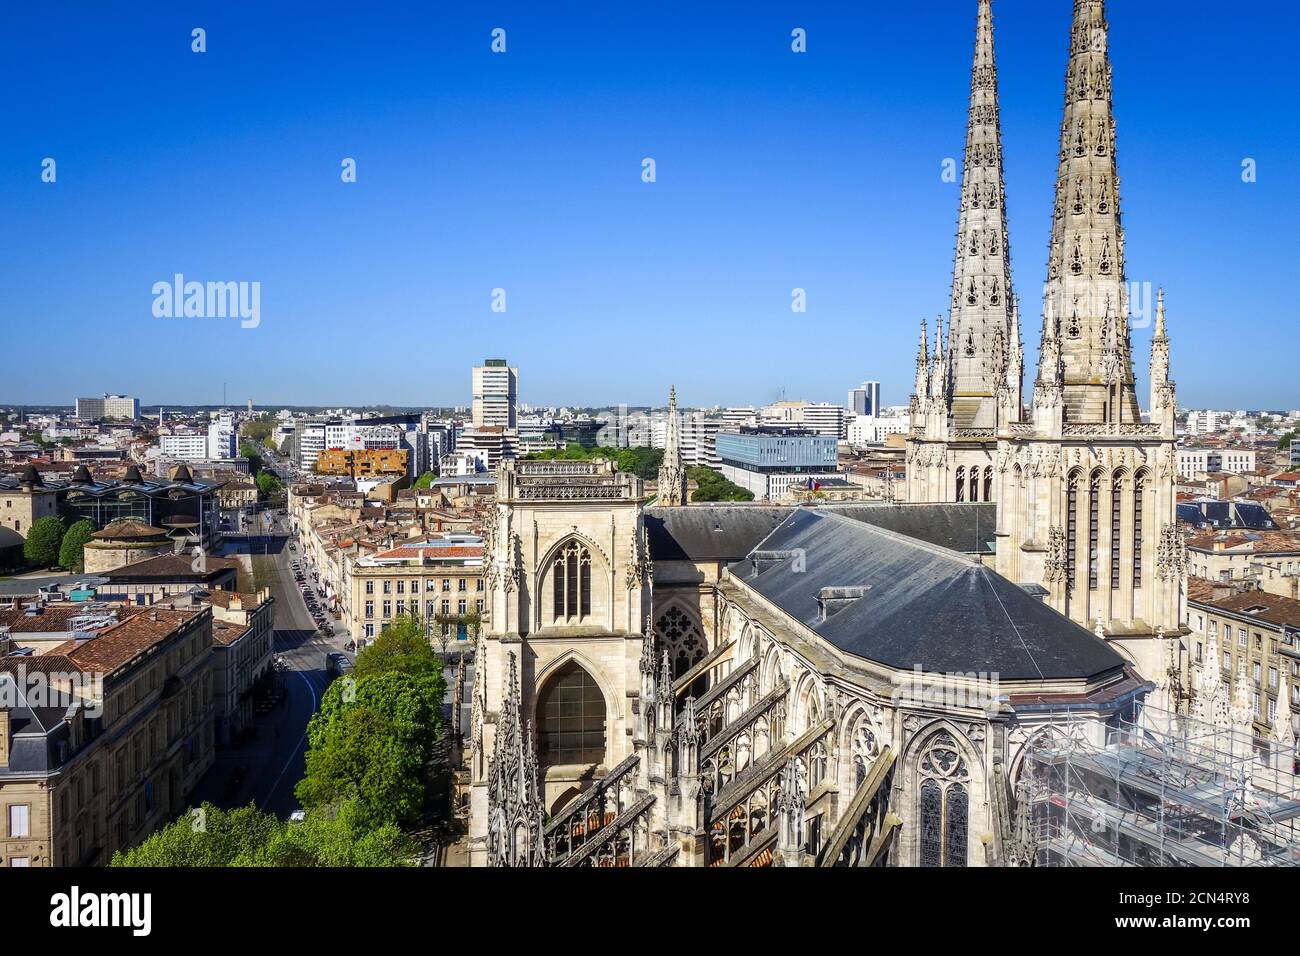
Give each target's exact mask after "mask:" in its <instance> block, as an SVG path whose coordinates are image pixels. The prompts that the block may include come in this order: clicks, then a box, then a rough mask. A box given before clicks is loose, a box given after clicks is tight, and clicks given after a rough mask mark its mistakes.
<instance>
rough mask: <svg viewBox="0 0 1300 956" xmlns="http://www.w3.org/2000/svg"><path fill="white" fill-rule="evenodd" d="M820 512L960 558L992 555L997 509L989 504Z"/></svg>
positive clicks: (838, 507)
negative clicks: (945, 550) (956, 553)
mask: <svg viewBox="0 0 1300 956" xmlns="http://www.w3.org/2000/svg"><path fill="white" fill-rule="evenodd" d="M821 507H822V510H824V511H833V512H835V513H836V514H841V515H844V516H845V517H847V518H853V519H854V520H855V521H865V522H866V523H867V524H871V525H875V526H876V527H878V528H885V529H886V530H888V531H897V532H898V533H899V534H904V535H907V536H908V537H909V538H916V539H917V540H918V541H925V542H928V543H929V544H937V545H938V546H939V547H941V548H949V549H951V550H953V551H961V552H963V553H964V554H992V553H993V550H994V549H993V532H994V531H995V530H996V529H997V524H998V506H997V505H996V504H994V503H993V502H983V501H981V502H975V503H972V502H966V503H963V504H899V505H892V504H885V503H883V502H882V503H880V504H863V503H847V504H827V505H823V506H821Z"/></svg>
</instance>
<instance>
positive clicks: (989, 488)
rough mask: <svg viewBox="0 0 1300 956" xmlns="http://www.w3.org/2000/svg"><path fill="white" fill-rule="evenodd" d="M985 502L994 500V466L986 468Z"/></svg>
mask: <svg viewBox="0 0 1300 956" xmlns="http://www.w3.org/2000/svg"><path fill="white" fill-rule="evenodd" d="M984 500H985V501H992V500H993V466H992V465H987V466H985V468H984Z"/></svg>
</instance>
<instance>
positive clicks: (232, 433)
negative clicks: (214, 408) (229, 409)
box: [207, 414, 239, 459]
mask: <svg viewBox="0 0 1300 956" xmlns="http://www.w3.org/2000/svg"><path fill="white" fill-rule="evenodd" d="M238 454H239V429H238V428H237V427H236V426H235V419H234V416H233V415H229V414H225V415H219V416H218V417H216V418H214V419H213V420H212V421H211V422H210V423H209V424H208V454H207V457H208V458H212V459H222V458H234V457H236V456H237V455H238Z"/></svg>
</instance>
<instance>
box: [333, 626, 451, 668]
mask: <svg viewBox="0 0 1300 956" xmlns="http://www.w3.org/2000/svg"><path fill="white" fill-rule="evenodd" d="M392 671H395V672H397V673H400V674H409V675H411V676H413V677H424V676H436V677H437V678H438V679H439V680H441V679H442V661H441V660H439V659H438V655H437V654H435V653H434V651H433V645H432V644H430V643H429V639H428V638H427V637H426V636H425V632H424V622H423V621H422V620H421V619H420V617H419V616H418V615H415V614H404V615H402V616H401V617H397V618H393V620H392V623H390V624H389V625H388V626H387V627H385V628H384V629H383V630H382V631H380V632H379V636H378V637H377V638H375V642H374V643H373V644H368V645H366V646H365V647H364V648H362V649H361V653H360V654H358V655H357V662H356V670H355V671H354V674H355V676H356V678H357V679H358V680H360V679H361V678H362V677H368V676H370V675H372V674H386V673H389V672H392Z"/></svg>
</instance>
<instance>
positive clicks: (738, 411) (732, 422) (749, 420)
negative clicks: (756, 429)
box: [721, 405, 758, 432]
mask: <svg viewBox="0 0 1300 956" xmlns="http://www.w3.org/2000/svg"><path fill="white" fill-rule="evenodd" d="M757 424H758V410H757V409H756V408H754V407H753V406H752V405H743V406H737V407H735V408H728V409H726V410H725V411H723V413H722V429H721V430H722V431H724V432H734V431H738V430H740V429H741V428H752V427H753V426H755V425H757Z"/></svg>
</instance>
